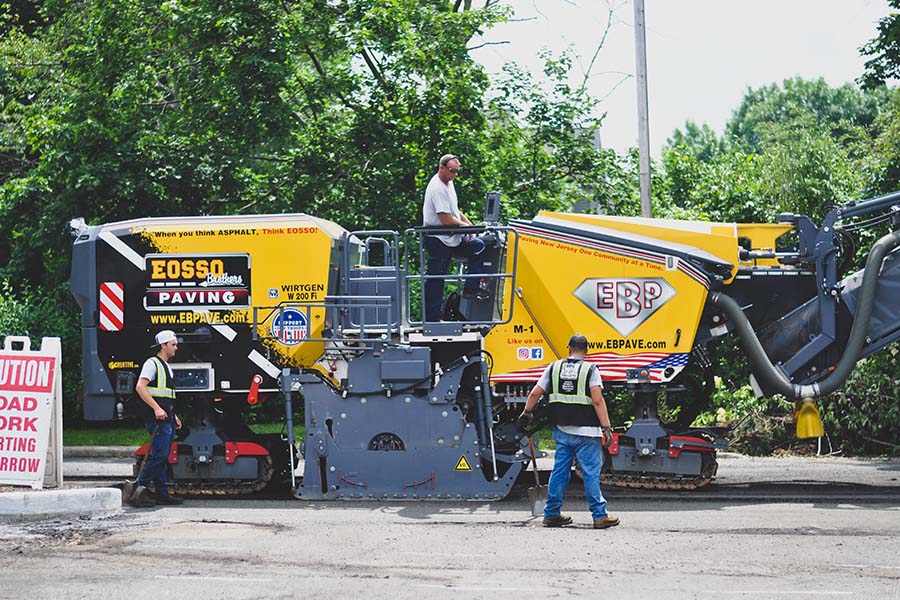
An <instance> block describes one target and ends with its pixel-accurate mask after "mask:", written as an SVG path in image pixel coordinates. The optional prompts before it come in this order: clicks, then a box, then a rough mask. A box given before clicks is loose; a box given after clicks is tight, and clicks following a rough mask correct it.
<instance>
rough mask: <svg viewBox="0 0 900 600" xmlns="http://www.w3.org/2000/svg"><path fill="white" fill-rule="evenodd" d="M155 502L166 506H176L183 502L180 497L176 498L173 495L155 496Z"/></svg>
mask: <svg viewBox="0 0 900 600" xmlns="http://www.w3.org/2000/svg"><path fill="white" fill-rule="evenodd" d="M156 503H157V504H164V505H168V506H178V505H179V504H184V500H182V499H181V498H176V497H174V496H157V497H156Z"/></svg>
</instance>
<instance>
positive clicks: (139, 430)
mask: <svg viewBox="0 0 900 600" xmlns="http://www.w3.org/2000/svg"><path fill="white" fill-rule="evenodd" d="M148 439H149V434H148V433H147V430H146V429H144V428H143V427H81V428H79V429H63V446H140V445H141V444H145V443H147V440H148Z"/></svg>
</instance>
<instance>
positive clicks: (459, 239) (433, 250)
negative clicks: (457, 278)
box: [422, 154, 488, 322]
mask: <svg viewBox="0 0 900 600" xmlns="http://www.w3.org/2000/svg"><path fill="white" fill-rule="evenodd" d="M459 168H460V166H459V157H458V156H454V155H452V154H445V155H444V156H442V157H441V160H440V161H439V163H438V171H437V173H435V174H434V176H433V177H432V178H431V181H429V182H428V187H427V188H426V189H425V202H424V203H423V204H422V224H423V225H424V226H425V227H470V226H471V225H472V222H471V221H470V220H469V219H468V218H467V217H466V215H464V214H463V213H461V212H460V210H459V204H458V202H457V199H456V189H455V188H454V187H453V180H454V179H456V177H457V176H458V175H459ZM422 243H423V244H424V246H425V251H426V252H427V253H428V262H427V267H426V270H425V273H426V274H427V275H446V274H447V273H448V272H449V270H450V259H451V258H465V259H467V260H468V268H467V270H466V272H467V273H468V274H477V273H483V272H484V265H483V255H484V247H485V246H484V241H483V240H481V239H479V238H477V237H473V236H471V235H466V236H463V235H459V234H456V235H425V236H423V242H422ZM424 295H425V319H424V320H425V321H428V322H435V321H439V320H440V318H441V303H442V302H443V299H444V279H443V278H441V277H435V278H434V279H427V280H426V281H425V286H424ZM463 297H464V298H476V299H479V300H482V299H484V298H487V297H488V296H487V292H486V291H484V290H482V289H481V288H480V287H479V282H478V278H477V277H469V278H467V279H466V282H465V284H464V285H463Z"/></svg>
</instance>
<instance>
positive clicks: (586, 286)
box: [572, 277, 676, 337]
mask: <svg viewBox="0 0 900 600" xmlns="http://www.w3.org/2000/svg"><path fill="white" fill-rule="evenodd" d="M572 293H573V294H575V297H576V298H578V299H579V300H581V301H582V302H584V304H585V305H586V306H587V307H588V308H590V309H591V310H592V311H594V312H595V313H597V314H598V315H599V316H600V318H601V319H603V320H604V321H606V322H607V323H609V325H610V326H611V327H612V328H613V329H615V330H616V331H618V332H619V334H620V335H621V336H622V337H628V336H629V335H630V334H631V332H633V331H634V330H635V329H637V328H638V327H639V326H640V325H641V323H643V322H644V321H646V320H647V319H649V318H650V316H651V315H652V314H653V313H655V312H656V311H657V310H659V308H660V307H661V306H662V305H664V304H665V303H666V302H668V301H669V300H671V299H672V297H673V296H675V293H676V292H675V289H674V288H673V287H672V286H671V285H669V282H668V281H666V280H665V279H663V278H662V277H644V278H641V277H637V278H633V279H617V278H612V277H608V278H591V279H585V280H584V281H583V282H582V283H581V285H579V286H578V287H577V288H576V289H575V291H574V292H572Z"/></svg>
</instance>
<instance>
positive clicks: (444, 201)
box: [422, 173, 462, 246]
mask: <svg viewBox="0 0 900 600" xmlns="http://www.w3.org/2000/svg"><path fill="white" fill-rule="evenodd" d="M438 213H449V214H451V215H453V216H454V217H456V218H457V219H458V218H459V204H458V203H457V201H456V190H455V189H454V187H453V182H452V181H448V182H447V183H444V182H443V181H441V178H440V177H438V174H437V173H435V174H434V177H432V178H431V181H429V182H428V187H427V188H425V202H424V203H423V204H422V224H423V225H424V226H425V227H444V224H443V223H441V218H440V217H439V216H438ZM434 237H436V238H438V239H439V240H441V241H442V242H444V245H445V246H459V244H460V243H461V242H462V236H461V235H458V234H457V235H436V236H434Z"/></svg>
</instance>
